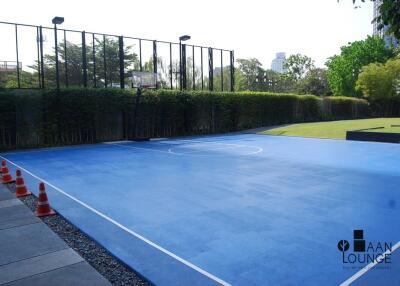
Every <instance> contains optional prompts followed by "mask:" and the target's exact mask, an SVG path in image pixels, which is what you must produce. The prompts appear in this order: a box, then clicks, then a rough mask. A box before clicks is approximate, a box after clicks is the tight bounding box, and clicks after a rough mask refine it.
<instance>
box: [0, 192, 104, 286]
mask: <svg viewBox="0 0 400 286" xmlns="http://www.w3.org/2000/svg"><path fill="white" fill-rule="evenodd" d="M0 285H2V286H3V285H9V286H16V285H30V286H35V285H58V286H63V285H74V286H78V285H82V286H83V285H85V286H89V285H96V286H97V285H100V286H101V285H111V284H110V283H109V282H108V281H107V280H106V279H105V278H104V277H103V276H101V275H100V274H99V273H98V272H97V271H96V270H95V269H94V268H92V267H91V266H90V265H89V264H88V263H87V262H86V261H85V260H84V259H83V258H82V257H81V256H79V254H77V253H76V252H75V251H74V250H72V249H71V248H70V247H68V245H67V244H66V243H65V242H64V241H63V240H62V239H61V238H59V237H58V236H57V235H56V234H55V233H54V232H53V231H52V230H51V229H50V228H48V227H47V225H46V224H44V223H43V222H42V221H41V220H40V219H38V218H37V217H36V216H34V214H33V213H32V211H31V210H30V209H28V207H26V206H25V205H24V204H23V203H22V202H21V201H20V200H19V199H17V198H15V195H14V194H12V193H11V192H10V191H9V190H8V189H7V188H6V187H5V186H4V185H2V184H0Z"/></svg>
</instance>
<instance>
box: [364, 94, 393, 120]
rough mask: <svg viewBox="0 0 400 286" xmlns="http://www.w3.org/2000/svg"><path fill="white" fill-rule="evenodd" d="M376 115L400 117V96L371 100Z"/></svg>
mask: <svg viewBox="0 0 400 286" xmlns="http://www.w3.org/2000/svg"><path fill="white" fill-rule="evenodd" d="M370 104H371V108H372V110H373V116H375V117H400V96H395V97H390V98H381V99H375V100H371V101H370Z"/></svg>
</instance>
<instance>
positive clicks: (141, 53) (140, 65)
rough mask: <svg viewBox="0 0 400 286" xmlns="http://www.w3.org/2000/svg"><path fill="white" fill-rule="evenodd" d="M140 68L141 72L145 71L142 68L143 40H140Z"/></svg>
mask: <svg viewBox="0 0 400 286" xmlns="http://www.w3.org/2000/svg"><path fill="white" fill-rule="evenodd" d="M139 67H140V71H143V66H142V40H141V39H139Z"/></svg>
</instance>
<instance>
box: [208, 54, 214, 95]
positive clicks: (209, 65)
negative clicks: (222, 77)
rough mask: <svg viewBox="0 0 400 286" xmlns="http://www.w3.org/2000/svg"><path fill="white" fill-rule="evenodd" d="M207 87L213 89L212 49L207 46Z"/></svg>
mask: <svg viewBox="0 0 400 286" xmlns="http://www.w3.org/2000/svg"><path fill="white" fill-rule="evenodd" d="M208 89H209V90H210V91H213V90H214V63H213V49H212V48H208Z"/></svg>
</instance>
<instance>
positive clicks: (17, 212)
mask: <svg viewBox="0 0 400 286" xmlns="http://www.w3.org/2000/svg"><path fill="white" fill-rule="evenodd" d="M9 201H10V200H6V201H2V202H9ZM18 201H19V200H18ZM2 202H0V203H2ZM39 221H40V219H39V218H37V217H36V216H34V215H33V213H32V211H31V210H30V209H29V208H28V207H26V206H25V205H23V204H22V205H16V206H10V207H4V208H0V230H2V229H6V228H11V227H16V226H22V225H26V224H32V223H37V222H39Z"/></svg>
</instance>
